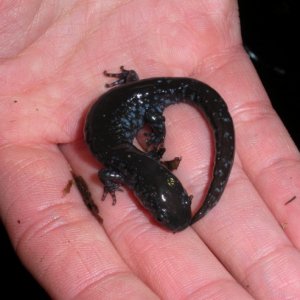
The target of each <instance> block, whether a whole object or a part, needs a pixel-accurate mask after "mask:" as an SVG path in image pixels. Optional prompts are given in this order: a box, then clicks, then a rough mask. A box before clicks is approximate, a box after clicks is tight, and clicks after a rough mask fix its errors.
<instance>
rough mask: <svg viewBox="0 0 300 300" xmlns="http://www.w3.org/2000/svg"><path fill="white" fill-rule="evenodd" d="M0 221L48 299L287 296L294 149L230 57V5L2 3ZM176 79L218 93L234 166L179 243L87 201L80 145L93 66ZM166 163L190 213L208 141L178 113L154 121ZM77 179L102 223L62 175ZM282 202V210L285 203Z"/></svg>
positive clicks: (233, 21)
mask: <svg viewBox="0 0 300 300" xmlns="http://www.w3.org/2000/svg"><path fill="white" fill-rule="evenodd" d="M0 29H1V34H0V49H1V50H0V56H1V59H0V63H1V65H0V82H1V89H0V101H1V102H0V103H1V107H0V120H1V121H0V170H1V172H0V191H1V192H0V213H1V219H2V221H3V223H4V225H5V226H6V228H7V231H8V233H9V235H10V238H11V241H12V243H13V245H14V247H15V249H16V252H17V254H18V255H19V257H20V258H21V260H22V261H23V263H24V264H25V266H26V267H27V268H28V270H29V271H30V272H31V273H32V274H33V275H34V276H35V278H36V279H37V280H38V281H39V282H40V283H41V285H42V286H43V287H44V288H45V289H46V291H47V292H48V293H49V295H50V296H51V297H52V298H54V299H96V298H98V299H107V298H109V297H111V298H110V299H158V298H162V299H253V298H255V299H300V285H299V280H300V254H299V248H300V231H299V228H300V218H299V213H300V204H299V203H300V202H299V199H300V163H299V152H298V150H297V148H296V147H295V145H294V143H293V141H292V140H291V138H290V137H289V135H288V133H287V131H286V129H285V128H284V126H283V124H282V123H281V121H280V120H279V118H278V116H277V115H276V113H275V112H274V110H273V109H272V107H271V105H270V102H269V99H268V98H267V95H266V92H265V91H264V89H263V87H262V84H261V83H260V81H259V79H258V76H257V74H256V72H255V70H254V68H253V66H252V65H251V62H250V61H249V59H248V57H247V55H246V54H245V52H244V50H243V47H242V42H241V37H240V32H239V19H238V10H237V4H236V2H235V1H233V0H222V1H217V0H213V1H206V0H205V1H199V0H194V1H184V2H183V1H181V0H178V1H177V0H172V1H167V0H164V1H154V0H146V1H114V0H113V1H112V0H110V1H108V0H107V1H33V0H31V1H17V2H12V1H2V2H1V6H0ZM120 65H125V67H127V68H132V69H135V70H136V71H137V72H138V73H139V75H140V77H141V78H146V77H154V76H187V77H194V78H197V79H199V80H201V81H204V82H206V83H208V84H209V85H211V86H212V87H214V88H215V89H216V90H218V91H219V93H220V94H221V95H222V96H223V98H224V99H225V100H226V102H227V103H228V106H229V110H230V112H231V114H232V117H233V120H234V124H235V131H236V156H235V163H234V167H233V171H232V174H231V176H230V180H229V183H228V186H227V188H226V190H225V193H224V195H223V196H222V198H221V200H220V202H219V203H218V205H217V206H216V207H215V208H214V209H213V210H212V211H211V212H210V213H209V214H208V215H207V216H206V217H204V218H203V219H201V220H200V221H199V222H197V223H196V224H195V225H193V226H192V227H190V228H188V229H186V230H184V231H183V232H180V233H176V234H173V233H170V232H168V231H166V230H164V229H162V228H161V227H159V226H158V225H157V224H155V223H154V222H152V221H151V218H150V217H149V216H148V215H147V213H146V212H145V211H144V210H143V209H142V208H141V207H140V206H139V205H138V204H137V201H136V199H135V198H134V196H133V195H132V194H131V193H129V192H128V191H127V190H126V189H125V191H124V192H123V193H122V192H118V193H117V200H118V201H117V204H116V205H115V206H114V207H112V205H111V199H110V198H109V197H108V198H107V199H106V201H104V202H101V201H100V199H101V196H102V191H103V187H102V185H101V184H100V183H99V182H98V181H97V178H96V173H97V170H98V169H99V168H100V164H99V163H98V162H96V161H95V159H94V158H93V157H92V155H91V154H90V153H89V151H88V149H87V147H86V145H85V144H84V142H83V133H82V128H83V122H84V117H85V114H86V112H87V110H88V107H89V106H90V105H91V103H92V102H93V100H95V99H96V98H97V97H98V96H99V95H100V94H102V93H103V92H105V87H104V84H105V83H106V82H108V81H109V79H107V78H104V77H103V75H102V72H103V70H105V69H107V70H108V71H113V72H115V71H118V68H119V66H120ZM165 116H166V119H167V139H166V148H167V153H166V155H165V158H167V159H168V158H170V159H171V158H173V157H174V156H182V158H183V159H182V162H181V164H180V166H179V169H178V170H177V171H176V175H177V176H178V177H179V178H180V179H181V180H182V183H183V185H184V186H185V188H186V189H187V191H188V192H189V193H190V194H193V195H194V198H193V209H195V208H196V207H197V206H198V205H200V204H199V201H200V199H201V195H202V193H203V189H204V188H205V185H206V183H207V172H208V166H209V159H210V158H209V157H210V153H211V152H212V151H211V148H210V142H209V140H210V136H209V133H208V130H207V126H206V125H205V122H204V121H203V119H202V117H201V116H200V114H199V113H198V112H197V111H195V110H194V109H193V108H190V107H188V106H181V107H179V106H173V107H171V108H170V109H168V110H167V112H166V114H165ZM71 169H72V170H74V171H75V172H76V173H77V174H80V175H81V176H83V177H84V178H85V179H86V181H87V183H88V184H89V187H90V190H91V193H92V194H93V197H94V199H95V200H96V202H97V205H98V206H99V209H100V214H101V216H102V217H103V220H104V221H103V224H102V225H101V224H99V223H98V222H97V220H96V219H95V218H94V217H93V216H92V215H91V214H90V212H89V211H88V210H87V209H86V207H85V206H84V204H83V201H82V199H81V197H80V194H79V193H78V191H77V189H76V188H75V186H72V187H71V190H70V192H69V193H64V188H65V187H66V185H67V184H68V181H69V180H70V178H71V175H70V170H71ZM294 196H296V198H295V199H294V201H292V202H290V203H289V204H287V205H285V203H286V202H287V201H288V200H289V199H291V198H293V197H294Z"/></svg>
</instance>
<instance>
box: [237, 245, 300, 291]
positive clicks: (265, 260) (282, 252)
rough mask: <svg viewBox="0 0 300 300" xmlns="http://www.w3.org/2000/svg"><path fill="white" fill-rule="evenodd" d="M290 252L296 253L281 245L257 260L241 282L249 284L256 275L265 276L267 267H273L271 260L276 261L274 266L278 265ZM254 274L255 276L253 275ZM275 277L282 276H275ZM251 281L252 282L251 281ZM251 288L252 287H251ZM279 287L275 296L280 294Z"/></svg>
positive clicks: (290, 247) (288, 246)
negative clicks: (264, 272)
mask: <svg viewBox="0 0 300 300" xmlns="http://www.w3.org/2000/svg"><path fill="white" fill-rule="evenodd" d="M288 250H292V252H294V251H295V249H294V248H293V247H292V246H291V245H289V244H286V245H281V246H280V247H277V248H275V249H273V250H272V251H270V252H269V253H266V254H264V255H263V256H261V257H259V258H257V259H256V261H255V263H253V264H251V265H250V266H248V267H247V268H246V269H245V275H244V278H243V279H242V280H241V282H249V280H248V278H250V277H252V276H256V275H255V274H263V270H265V269H266V267H265V266H266V265H271V264H272V263H271V261H270V259H274V260H275V262H274V263H273V265H278V263H277V260H278V259H280V260H281V259H282V258H285V257H286V252H289V251H288ZM252 274H253V275H252ZM274 275H275V276H280V274H274ZM269 280H275V278H269ZM250 281H251V280H250ZM297 282H298V281H297ZM290 284H291V283H290V282H288V283H286V286H289V285H290ZM250 288H251V287H250ZM279 290H280V289H279V287H278V290H277V291H276V292H275V293H274V294H278V293H279Z"/></svg>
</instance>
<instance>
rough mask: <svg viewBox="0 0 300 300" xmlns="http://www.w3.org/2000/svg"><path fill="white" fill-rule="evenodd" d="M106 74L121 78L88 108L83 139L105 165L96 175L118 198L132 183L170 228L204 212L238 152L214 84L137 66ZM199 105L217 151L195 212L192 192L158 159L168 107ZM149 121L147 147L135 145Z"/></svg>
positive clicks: (213, 201) (215, 198)
mask: <svg viewBox="0 0 300 300" xmlns="http://www.w3.org/2000/svg"><path fill="white" fill-rule="evenodd" d="M104 75H106V76H109V77H115V78H117V80H116V81H115V82H113V83H112V84H107V85H106V87H113V88H111V89H110V90H108V91H107V92H106V93H105V94H103V95H102V96H100V97H99V98H98V100H97V101H96V102H95V103H94V104H93V105H92V107H91V109H90V111H89V112H88V115H87V119H86V124H85V140H86V143H87V144H88V146H89V148H90V150H91V152H92V154H93V155H94V156H95V157H96V158H97V160H98V161H100V162H102V163H103V164H104V166H105V168H103V169H102V170H100V171H99V173H98V176H99V179H100V181H101V182H102V183H103V184H104V193H103V200H104V198H105V197H106V195H107V194H108V193H109V194H111V196H112V198H113V204H115V203H116V196H115V192H116V191H118V190H120V185H127V186H128V187H129V188H130V189H132V190H133V191H134V193H135V195H136V196H137V198H138V199H139V200H140V202H141V203H142V205H143V206H144V207H145V208H146V209H147V210H148V211H149V212H150V213H151V214H152V216H153V217H154V218H155V219H156V220H157V221H158V222H159V223H160V224H162V225H163V226H165V227H166V228H168V229H169V230H171V231H173V232H176V231H180V230H183V229H185V228H186V227H188V226H189V225H191V224H193V223H195V222H196V221H198V220H199V219H200V218H202V217H203V216H204V215H205V214H206V213H207V212H208V211H209V210H210V209H211V208H212V207H214V206H215V205H216V203H217V202H218V200H219V199H220V197H221V195H222V193H223V191H224V188H225V185H226V183H227V180H228V177H229V174H230V171H231V167H232V164H233V158H234V127H233V123H232V119H231V116H230V114H229V112H228V109H227V105H226V103H225V102H224V100H223V99H222V97H221V96H220V95H219V94H218V93H217V92H216V91H215V90H214V89H212V88H211V87H209V86H208V85H206V84H205V83H203V82H200V81H198V80H195V79H192V78H179V77H178V78H177V77H158V78H149V79H143V80H139V78H138V75H137V73H136V72H135V71H134V70H125V69H124V68H123V67H121V72H120V73H115V74H114V73H107V72H106V71H105V72H104ZM182 102H183V103H188V104H191V105H194V106H195V107H196V108H198V109H200V110H201V111H202V112H203V113H204V115H205V117H206V118H207V120H208V122H209V123H210V126H211V128H212V130H213V136H214V140H215V157H214V167H213V172H212V179H211V181H210V186H209V189H208V192H207V195H206V197H205V199H204V201H203V204H202V206H201V207H200V209H199V210H198V211H197V212H196V213H195V214H194V216H192V212H191V198H192V197H191V196H189V195H188V194H187V192H186V191H185V189H184V188H183V187H182V185H181V183H180V182H179V180H178V179H177V178H176V177H175V176H174V175H173V174H172V172H171V171H172V167H169V169H168V167H167V166H168V165H171V166H172V164H168V165H167V164H164V163H162V162H160V159H161V157H162V155H163V153H164V151H165V148H164V146H163V145H164V139H165V134H166V130H165V119H164V116H163V111H164V109H165V108H166V107H167V106H169V105H172V104H176V103H182ZM145 124H147V125H148V126H149V127H150V128H151V131H150V132H148V133H145V136H146V137H145V139H146V145H147V150H146V151H145V152H143V151H141V150H139V149H137V148H136V147H135V146H134V145H133V140H134V138H135V137H136V135H137V133H138V131H139V130H140V129H141V128H143V127H144V126H145Z"/></svg>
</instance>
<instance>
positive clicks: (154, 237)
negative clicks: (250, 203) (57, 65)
mask: <svg viewBox="0 0 300 300" xmlns="http://www.w3.org/2000/svg"><path fill="white" fill-rule="evenodd" d="M63 151H64V154H65V155H66V156H67V157H68V159H69V160H70V162H71V165H72V167H73V168H74V169H75V170H76V172H78V173H80V174H83V175H84V177H85V178H87V180H88V182H89V186H90V189H91V191H92V194H93V197H94V198H95V199H100V198H101V194H102V191H103V187H102V185H101V184H100V183H99V182H98V180H96V179H97V178H96V176H95V175H96V174H97V171H98V170H97V168H95V161H93V159H90V158H91V155H90V154H89V153H88V150H87V147H86V146H85V145H82V144H81V143H80V144H77V145H75V144H74V145H73V146H70V145H68V146H67V147H64V148H63ZM81 158H85V159H84V160H83V159H81ZM99 207H100V211H101V217H102V218H103V226H104V228H105V231H106V232H107V233H108V235H109V237H110V239H111V241H112V242H113V244H114V245H115V247H116V249H117V250H118V252H119V253H120V254H121V256H122V257H123V258H124V259H125V261H126V263H127V264H128V265H129V266H130V268H131V269H132V270H133V271H134V273H136V274H138V276H139V277H141V279H142V280H143V281H144V282H146V283H147V284H148V285H149V286H150V287H151V289H153V290H154V291H155V292H156V293H157V294H158V295H159V296H160V298H162V299H179V298H182V299H199V298H200V297H201V298H205V297H206V298H211V297H215V298H218V299H252V298H251V297H250V296H249V295H248V293H247V292H246V291H245V290H244V289H243V288H242V287H241V286H240V285H239V284H238V283H237V282H236V281H235V279H233V278H232V277H231V275H230V274H229V273H228V272H227V270H226V269H225V268H224V267H223V266H222V265H221V264H220V263H219V261H218V260H217V259H216V258H215V257H214V255H213V254H212V253H211V252H210V251H209V250H208V248H207V247H206V245H205V244H204V243H203V242H201V240H200V239H199V238H198V237H197V235H196V234H195V233H194V231H193V230H192V229H191V228H189V229H187V230H185V231H183V232H181V233H177V234H173V233H171V232H169V231H166V230H164V229H163V228H161V227H159V225H157V224H155V223H154V222H153V220H152V219H151V217H149V216H148V215H147V213H146V212H145V210H143V209H142V208H141V207H140V205H139V204H138V203H137V202H136V199H135V198H134V197H133V195H132V194H131V193H128V192H123V193H118V194H117V204H116V205H115V206H112V203H111V201H109V200H108V199H107V200H105V202H102V203H100V204H99Z"/></svg>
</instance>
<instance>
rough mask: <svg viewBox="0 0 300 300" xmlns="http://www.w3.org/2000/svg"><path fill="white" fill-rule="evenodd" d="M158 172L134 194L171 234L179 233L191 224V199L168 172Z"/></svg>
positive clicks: (164, 170)
mask: <svg viewBox="0 0 300 300" xmlns="http://www.w3.org/2000/svg"><path fill="white" fill-rule="evenodd" d="M159 171H160V172H156V173H154V174H155V175H154V176H153V177H152V178H151V181H148V182H147V183H145V184H143V187H144V188H138V189H135V193H136V194H137V196H138V198H139V199H140V201H141V202H142V204H143V206H144V207H145V208H146V209H147V210H148V211H149V212H150V213H151V214H152V216H153V217H154V218H155V219H156V220H157V221H158V222H159V223H160V224H161V225H163V226H164V227H166V228H168V229H169V230H171V231H173V232H177V231H181V230H183V229H185V228H186V227H188V226H189V225H190V222H191V217H192V216H191V197H190V196H188V194H187V193H186V191H185V190H184V188H183V187H182V185H181V183H180V181H179V180H178V179H177V178H176V177H175V176H174V175H173V174H172V173H171V172H170V171H169V170H167V169H166V168H161V169H160V170H159ZM140 186H141V185H140Z"/></svg>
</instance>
